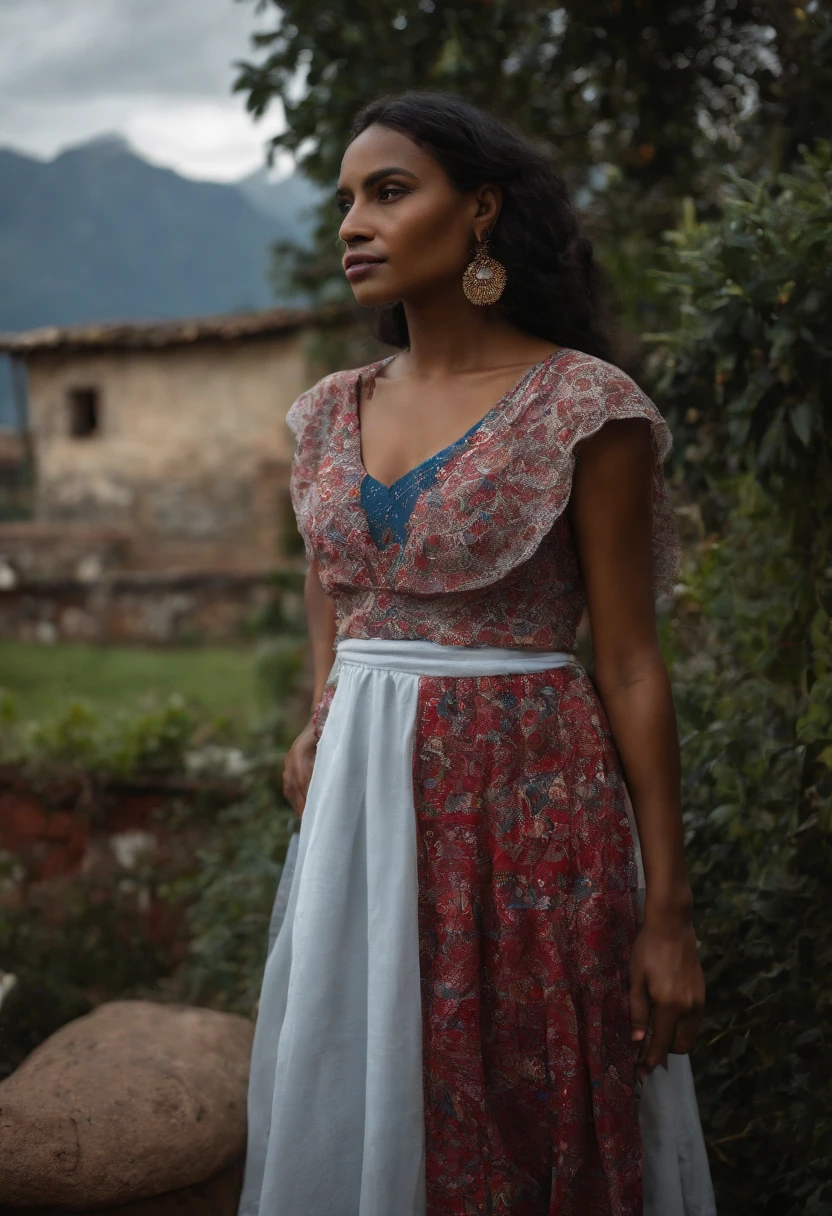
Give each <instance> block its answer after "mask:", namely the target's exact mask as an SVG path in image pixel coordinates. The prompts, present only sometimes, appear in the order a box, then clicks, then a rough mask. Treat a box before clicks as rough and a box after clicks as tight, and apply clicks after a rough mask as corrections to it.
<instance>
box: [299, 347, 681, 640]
mask: <svg viewBox="0 0 832 1216" xmlns="http://www.w3.org/2000/svg"><path fill="white" fill-rule="evenodd" d="M393 357H394V356H389V357H388V359H382V360H379V361H378V362H376V363H371V364H369V365H368V366H367V367H363V368H357V369H353V370H350V371H341V372H335V373H334V374H333V375H330V376H325V377H324V378H323V379H322V380H320V381H319V382H318V383H317V384H316V385H314V387H313V388H311V389H309V390H308V391H307V392H305V393H302V394H301V396H300V397H298V399H297V400H296V401H295V402H294V404H293V405H292V406H291V408H290V410H289V412H288V415H287V418H286V421H287V423H288V425H289V427H290V428H291V430H292V431H293V433H294V434H295V436H296V438H297V448H296V452H295V456H294V460H293V462H292V473H291V482H290V486H291V494H292V502H293V505H294V509H295V515H296V517H297V522H298V527H299V529H300V532H301V535H302V537H303V540H304V545H305V549H306V556H307V558H308V559H309V561H310V562H311V561H315V562H317V566H318V572H319V576H320V579H321V584H322V586H323V588H324V590H325V591H326V593H327V594H328V595H329V596H331V597H332V599H333V600H334V601H335V605H336V616H337V623H338V625H337V630H338V631H337V637H338V638H346V637H361V638H386V639H401V638H427V639H430V640H432V641H435V642H439V643H441V644H443V645H462V646H533V647H542V648H545V649H551V650H566V651H571V650H572V649H573V648H574V645H575V634H576V630H577V627H578V623H579V621H580V619H581V615H582V613H583V609H584V591H583V586H582V582H581V576H580V570H579V566H578V559H577V553H576V550H575V546H574V544H573V540H572V534H571V530H570V527H569V523H568V519H567V516H566V514H565V508H566V506H567V503H568V501H569V494H570V490H571V485H572V474H573V470H574V467H575V448H576V446H577V445H578V444H579V443H580V442H581V440H582V439H586V438H587V437H588V436H590V435H592V434H594V433H595V432H596V431H597V430H599V428H600V427H602V426H603V425H604V423H605V422H607V421H608V420H609V419H612V418H634V417H641V418H646V419H648V420H649V422H650V424H651V428H652V441H653V583H654V586H655V587H656V588H661V589H664V590H666V591H668V592H669V591H670V590H671V589H672V586H673V584H674V581H675V579H676V576H677V573H678V568H679V556H680V554H679V539H678V531H677V527H676V519H675V516H674V514H673V511H672V508H671V506H670V504H669V502H668V498H667V491H666V487H665V481H664V474H663V470H662V465H663V463H664V460H665V457H666V456H667V453H668V452H669V451H670V447H671V442H672V440H671V435H670V431H669V429H668V427H667V424H666V423H665V421H664V419H663V418H662V416H661V414H660V413H659V412H658V410H657V409H656V407H655V405H654V404H653V403H652V401H650V399H649V398H648V397H647V396H646V395H645V394H644V393H643V392H642V391H641V389H640V388H639V387H638V386H637V385H636V384H635V382H634V381H633V380H632V379H631V378H630V377H629V376H627V375H626V374H625V373H624V372H622V371H620V370H619V368H617V367H614V366H612V365H611V364H609V363H605V362H604V361H603V360H601V359H597V358H595V357H593V356H591V355H585V354H583V353H581V352H580V351H575V350H571V349H568V348H567V349H561V350H558V351H556V352H554V353H553V354H552V355H550V356H549V357H548V358H547V359H545V360H543V362H542V363H539V364H537V365H536V366H535V367H533V368H531V369H530V370H529V371H528V372H526V374H525V375H524V376H523V377H522V378H521V379H520V380H519V381H518V382H517V384H515V385H514V387H513V388H511V389H510V390H509V391H508V392H507V393H506V394H505V395H504V396H503V397H502V398H501V399H500V401H499V402H498V403H497V404H496V405H495V406H494V407H492V409H491V410H489V412H488V413H487V414H486V415H485V418H484V419H483V421H482V422H481V424H480V425H479V426H478V427H477V429H476V430H475V432H474V434H473V435H472V437H471V439H470V441H469V442H467V443H466V444H465V445H464V446H463V447H461V448H458V449H456V450H455V451H454V452H452V454H451V455H450V457H449V459H448V460H447V462H446V463H444V464H443V465H442V467H441V468H440V469H439V470H438V473H437V474H436V479H435V481H434V482H433V484H431V485H429V486H427V487H426V488H425V490H424V491H423V492H422V493H421V494H420V496H419V497H418V498H417V500H416V503H415V505H414V507H413V510H412V513H411V515H410V519H409V521H408V524H407V533H406V540H405V542H404V544H399V543H394V544H390V545H388V546H387V547H385V548H379V547H377V545H376V544H375V542H374V540H373V538H372V536H371V534H370V531H369V527H368V524H367V518H366V516H365V513H364V510H363V508H362V506H361V501H360V495H361V489H360V487H361V481H362V479H363V477H364V476H365V470H364V468H363V465H362V462H361V451H360V435H359V419H358V403H359V397H360V393H361V383H362V381H363V382H364V385H365V388H364V394H365V397H366V396H368V395H369V394H371V393H372V390H373V387H374V385H375V376H376V373H377V372H378V370H379V369H380V368H381V367H383V366H384V364H385V363H387V362H389V359H390V358H393Z"/></svg>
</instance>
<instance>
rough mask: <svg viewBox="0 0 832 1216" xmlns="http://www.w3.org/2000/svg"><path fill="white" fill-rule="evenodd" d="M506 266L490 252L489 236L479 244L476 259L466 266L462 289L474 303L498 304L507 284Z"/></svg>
mask: <svg viewBox="0 0 832 1216" xmlns="http://www.w3.org/2000/svg"><path fill="white" fill-rule="evenodd" d="M506 279H507V275H506V268H505V266H504V265H503V264H502V262H498V261H497V259H496V258H492V257H491V256H490V255H489V253H488V237H487V236H486V235H484V236H483V239H482V240H481V241H480V242H479V244H478V245H477V252H476V253H475V254H474V260H473V261H472V262H469V263H468V265H467V266H466V267H465V273H464V275H463V276H462V290H463V291H464V292H465V295H466V297H467V299H469V300H470V301H471V303H472V304H496V303H497V301H498V300H499V298H500V296H501V295H502V294H503V291H504V290H505V286H506Z"/></svg>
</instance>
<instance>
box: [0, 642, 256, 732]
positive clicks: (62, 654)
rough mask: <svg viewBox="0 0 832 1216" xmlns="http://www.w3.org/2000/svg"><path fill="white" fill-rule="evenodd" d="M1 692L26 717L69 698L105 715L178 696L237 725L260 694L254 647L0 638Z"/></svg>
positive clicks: (250, 715)
mask: <svg viewBox="0 0 832 1216" xmlns="http://www.w3.org/2000/svg"><path fill="white" fill-rule="evenodd" d="M0 689H2V690H5V691H6V692H9V693H11V695H12V696H13V697H14V699H15V701H16V702H17V705H18V708H19V711H20V714H21V716H22V717H24V718H31V719H43V718H51V717H53V716H54V714H55V713H56V712H57V711H59V710H60V709H61V707H62V706H63V705H65V704H66V703H67V702H68V701H72V700H82V701H85V702H87V703H88V704H89V705H90V706H92V708H93V709H94V710H97V711H98V712H103V713H108V712H113V711H115V710H123V709H126V710H129V709H132V708H138V706H139V704H140V702H141V701H142V700H143V699H145V698H147V697H148V696H150V697H152V698H153V699H154V700H156V699H158V700H165V699H166V698H167V697H168V696H170V695H171V694H172V693H176V692H178V693H181V694H182V695H183V696H184V697H186V698H187V699H189V700H194V701H198V702H199V703H200V704H201V705H202V706H204V708H205V710H206V711H207V712H208V714H209V715H211V716H212V717H213V716H215V715H221V716H223V717H228V718H230V719H232V720H233V721H234V722H235V723H238V724H239V725H240V726H242V727H245V726H246V725H248V724H250V723H251V722H252V720H253V719H254V717H255V716H256V713H257V710H258V708H262V697H263V692H262V689H261V688H259V687H258V681H257V674H256V669H255V660H254V651H253V649H251V648H232V647H219V646H217V647H205V648H204V649H199V648H193V647H189V648H187V649H183V650H139V649H129V648H127V647H116V646H112V647H101V646H83V645H69V644H64V643H58V644H56V645H52V646H44V645H39V644H38V643H35V642H8V641H2V642H0Z"/></svg>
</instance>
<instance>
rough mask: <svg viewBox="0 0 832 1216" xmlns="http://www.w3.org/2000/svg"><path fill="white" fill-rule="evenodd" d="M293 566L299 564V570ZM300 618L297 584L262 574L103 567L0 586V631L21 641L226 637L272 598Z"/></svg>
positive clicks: (155, 641)
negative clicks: (90, 577)
mask: <svg viewBox="0 0 832 1216" xmlns="http://www.w3.org/2000/svg"><path fill="white" fill-rule="evenodd" d="M298 574H299V575H301V574H302V572H301V571H300V570H299V571H298ZM276 602H277V603H279V605H280V610H281V611H282V612H283V613H284V614H285V616H286V618H287V619H288V620H289V621H290V622H292V623H293V624H297V623H299V622H302V619H303V595H302V591H300V590H297V591H292V590H283V589H282V588H280V587H278V586H276V584H275V580H274V578H273V577H272V576H270V575H268V574H233V573H231V574H227V573H217V574H199V573H192V574H191V573H176V572H163V571H159V572H126V571H122V572H117V573H112V574H107V573H104V574H103V575H102V576H100V577H97V578H96V579H95V580H94V581H90V582H85V581H82V580H80V579H78V578H67V579H65V580H63V581H62V580H57V579H55V580H51V581H41V582H31V583H27V584H22V585H18V586H7V587H5V588H3V587H0V637H2V638H9V639H16V640H18V641H21V642H43V643H52V642H102V643H103V642H107V643H127V644H152V645H165V644H175V643H180V644H181V643H190V642H194V641H200V642H226V641H228V640H229V639H233V638H234V637H235V636H236V637H240V636H243V635H245V634H246V633H247V631H248V628H249V626H250V624H251V622H252V621H253V620H254V619H255V618H256V617H257V616H258V615H259V614H261V613H264V612H266V611H268V610H269V609H270V608H271V607H272V606H274V605H275V603H276Z"/></svg>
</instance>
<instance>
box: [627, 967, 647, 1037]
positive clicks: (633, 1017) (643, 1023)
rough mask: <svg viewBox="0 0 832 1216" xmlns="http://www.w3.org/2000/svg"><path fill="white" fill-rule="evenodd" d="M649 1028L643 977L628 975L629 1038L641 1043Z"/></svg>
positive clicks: (645, 983) (645, 984) (645, 987)
mask: <svg viewBox="0 0 832 1216" xmlns="http://www.w3.org/2000/svg"><path fill="white" fill-rule="evenodd" d="M649 1027H650V996H649V993H648V991H647V980H646V978H645V976H644V975H642V974H640V973H638V974H636V973H634V972H631V973H630V1038H631V1039H632V1040H633V1042H634V1043H641V1042H643V1040H644V1039H645V1037H646V1035H647V1031H648V1029H649Z"/></svg>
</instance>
